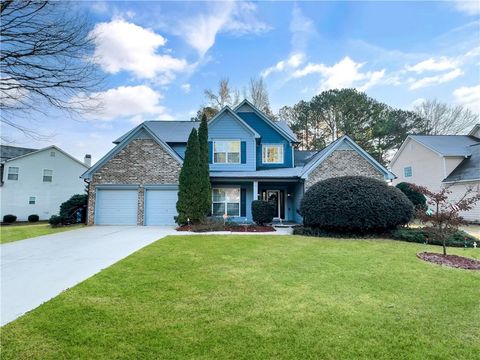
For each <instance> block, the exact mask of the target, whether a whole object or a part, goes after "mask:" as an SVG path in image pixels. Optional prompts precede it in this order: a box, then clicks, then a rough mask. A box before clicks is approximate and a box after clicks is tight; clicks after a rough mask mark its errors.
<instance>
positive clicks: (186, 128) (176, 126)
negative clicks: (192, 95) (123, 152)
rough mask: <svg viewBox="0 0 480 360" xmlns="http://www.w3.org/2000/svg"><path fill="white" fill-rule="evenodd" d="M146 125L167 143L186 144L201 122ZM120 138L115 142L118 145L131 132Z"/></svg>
mask: <svg viewBox="0 0 480 360" xmlns="http://www.w3.org/2000/svg"><path fill="white" fill-rule="evenodd" d="M144 125H145V126H146V127H147V128H148V129H149V130H150V131H152V132H153V133H154V134H155V135H156V136H157V137H158V138H160V139H162V140H163V141H165V142H166V143H186V142H187V140H188V136H189V135H190V132H191V131H192V129H193V128H195V129H198V127H199V126H200V122H198V121H168V120H164V121H160V120H159V121H155V120H152V121H145V122H144ZM132 131H133V129H132V130H130V131H129V132H128V133H126V134H124V135H122V136H120V137H119V138H118V139H117V140H115V141H114V143H115V144H118V143H120V142H122V141H123V139H125V138H126V137H127V136H128V135H129V134H130V133H131V132H132Z"/></svg>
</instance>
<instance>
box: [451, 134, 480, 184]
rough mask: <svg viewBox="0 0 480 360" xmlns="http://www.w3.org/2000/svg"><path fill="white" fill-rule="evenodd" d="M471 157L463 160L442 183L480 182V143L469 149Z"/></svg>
mask: <svg viewBox="0 0 480 360" xmlns="http://www.w3.org/2000/svg"><path fill="white" fill-rule="evenodd" d="M469 150H470V152H471V156H470V157H468V158H466V159H463V160H462V162H461V163H460V165H458V166H457V167H456V168H455V169H454V170H453V171H452V172H451V173H450V175H448V176H447V177H446V178H445V179H444V180H443V181H442V182H457V181H471V180H480V142H479V143H478V144H475V145H471V146H470V147H469Z"/></svg>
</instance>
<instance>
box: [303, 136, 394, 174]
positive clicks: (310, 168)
mask: <svg viewBox="0 0 480 360" xmlns="http://www.w3.org/2000/svg"><path fill="white" fill-rule="evenodd" d="M343 141H347V142H348V143H349V144H350V145H352V146H353V147H354V150H356V151H357V152H358V153H359V154H360V155H361V156H362V157H363V158H365V159H366V160H367V161H368V162H370V164H372V165H373V166H374V167H375V168H376V169H377V170H379V171H380V172H382V173H383V176H384V178H385V180H393V179H395V178H396V176H395V174H394V173H392V172H391V171H389V170H388V169H387V168H386V167H385V166H383V165H382V164H380V163H379V162H378V161H377V160H375V159H374V158H373V157H372V156H371V155H370V154H369V153H367V152H366V151H365V150H363V149H362V148H361V147H360V146H359V145H358V144H357V143H356V142H355V141H353V140H352V139H351V138H350V137H349V136H348V135H343V136H342V137H340V138H338V139H337V140H336V143H334V144H333V146H331V148H330V149H328V150H327V151H326V152H325V153H324V154H322V155H321V156H320V157H319V158H318V159H315V160H314V159H312V161H309V162H308V163H307V164H306V165H305V167H306V169H305V170H304V171H303V173H302V174H301V177H302V179H305V178H307V177H308V175H309V174H310V173H311V172H312V171H313V170H314V169H316V168H317V167H318V166H319V165H320V164H321V163H322V162H323V161H324V160H325V159H326V158H327V157H328V156H330V154H332V153H333V152H334V151H335V150H336V149H337V148H338V146H340V144H341V143H342V142H343Z"/></svg>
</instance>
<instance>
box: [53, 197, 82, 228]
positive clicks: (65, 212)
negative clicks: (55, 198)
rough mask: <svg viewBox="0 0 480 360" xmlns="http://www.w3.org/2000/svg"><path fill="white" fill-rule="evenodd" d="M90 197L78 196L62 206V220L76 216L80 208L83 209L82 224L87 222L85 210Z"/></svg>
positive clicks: (60, 212) (60, 213) (60, 214)
mask: <svg viewBox="0 0 480 360" xmlns="http://www.w3.org/2000/svg"><path fill="white" fill-rule="evenodd" d="M87 201H88V195H87V194H82V195H80V194H76V195H73V196H72V197H71V198H70V199H68V200H67V201H65V202H64V203H62V205H60V211H59V213H58V214H59V216H60V217H61V218H62V219H68V218H70V217H72V216H74V215H75V212H76V211H77V209H78V208H82V222H85V213H86V211H83V209H84V208H85V207H86V206H87Z"/></svg>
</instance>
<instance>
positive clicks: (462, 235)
mask: <svg viewBox="0 0 480 360" xmlns="http://www.w3.org/2000/svg"><path fill="white" fill-rule="evenodd" d="M392 238H393V239H394V240H401V241H408V242H414V243H419V244H423V243H425V242H426V243H427V244H429V245H440V246H441V245H442V241H441V240H437V239H435V237H434V236H433V235H432V233H431V231H430V230H429V228H402V229H397V230H394V231H392ZM475 241H477V242H478V240H477V239H476V238H474V237H473V236H471V235H469V234H467V233H466V232H465V231H462V230H458V231H456V232H455V233H454V234H453V235H452V236H450V238H448V239H447V241H446V246H452V247H464V246H465V243H466V245H467V247H473V243H474V242H475Z"/></svg>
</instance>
